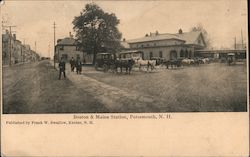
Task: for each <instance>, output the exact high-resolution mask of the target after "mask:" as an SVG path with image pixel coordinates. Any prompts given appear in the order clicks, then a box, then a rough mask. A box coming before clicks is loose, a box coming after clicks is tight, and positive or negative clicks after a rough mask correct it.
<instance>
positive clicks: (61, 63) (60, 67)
mask: <svg viewBox="0 0 250 157" xmlns="http://www.w3.org/2000/svg"><path fill="white" fill-rule="evenodd" d="M62 73H63V76H64V78H66V75H65V62H64V60H63V57H62V58H61V60H60V62H59V80H60V79H61V74H62Z"/></svg>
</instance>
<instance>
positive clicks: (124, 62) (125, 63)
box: [114, 59, 135, 74]
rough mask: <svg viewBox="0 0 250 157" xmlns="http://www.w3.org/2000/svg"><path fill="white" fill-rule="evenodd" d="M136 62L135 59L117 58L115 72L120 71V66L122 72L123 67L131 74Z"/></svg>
mask: <svg viewBox="0 0 250 157" xmlns="http://www.w3.org/2000/svg"><path fill="white" fill-rule="evenodd" d="M134 64H135V61H134V60H133V59H129V60H116V61H115V64H114V72H116V73H117V72H118V68H120V71H121V73H122V69H123V68H125V69H126V73H128V74H130V72H131V70H132V68H133V65H134Z"/></svg>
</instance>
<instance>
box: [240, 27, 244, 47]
mask: <svg viewBox="0 0 250 157" xmlns="http://www.w3.org/2000/svg"><path fill="white" fill-rule="evenodd" d="M241 42H242V43H241V44H242V47H241V48H242V49H244V47H243V44H244V41H243V34H242V29H241Z"/></svg>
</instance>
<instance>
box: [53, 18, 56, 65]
mask: <svg viewBox="0 0 250 157" xmlns="http://www.w3.org/2000/svg"><path fill="white" fill-rule="evenodd" d="M53 28H54V68H56V65H55V64H56V61H55V60H56V23H55V22H54V24H53Z"/></svg>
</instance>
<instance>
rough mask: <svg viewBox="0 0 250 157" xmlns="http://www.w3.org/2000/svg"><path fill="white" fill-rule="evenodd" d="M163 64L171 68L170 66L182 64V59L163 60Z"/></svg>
mask: <svg viewBox="0 0 250 157" xmlns="http://www.w3.org/2000/svg"><path fill="white" fill-rule="evenodd" d="M163 64H164V65H165V66H166V68H167V69H169V67H171V68H174V67H181V66H182V64H181V60H180V59H171V60H168V61H165V62H163Z"/></svg>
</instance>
